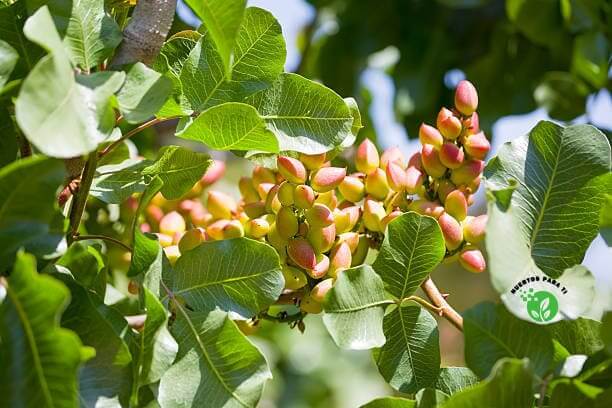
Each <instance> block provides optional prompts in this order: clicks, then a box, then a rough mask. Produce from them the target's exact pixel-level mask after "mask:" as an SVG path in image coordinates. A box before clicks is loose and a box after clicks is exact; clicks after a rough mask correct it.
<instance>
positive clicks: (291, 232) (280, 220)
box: [276, 206, 298, 239]
mask: <svg viewBox="0 0 612 408" xmlns="http://www.w3.org/2000/svg"><path fill="white" fill-rule="evenodd" d="M276 229H277V230H278V233H279V235H280V236H281V237H283V238H285V239H289V238H291V237H293V236H295V234H297V232H298V219H297V216H296V215H295V213H294V212H293V209H292V208H291V207H284V206H283V207H281V208H280V209H279V210H278V213H277V214H276Z"/></svg>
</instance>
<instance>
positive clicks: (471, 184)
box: [466, 176, 482, 205]
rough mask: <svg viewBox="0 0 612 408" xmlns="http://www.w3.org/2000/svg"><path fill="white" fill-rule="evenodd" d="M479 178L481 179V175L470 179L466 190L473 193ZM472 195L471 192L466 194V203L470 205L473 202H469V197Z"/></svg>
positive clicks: (477, 185) (476, 189) (476, 188)
mask: <svg viewBox="0 0 612 408" xmlns="http://www.w3.org/2000/svg"><path fill="white" fill-rule="evenodd" d="M481 180H482V176H478V177H476V178H475V179H474V180H472V182H471V183H469V184H468V185H467V186H466V191H467V192H469V193H475V192H476V191H478V187H479V186H480V181H481ZM472 196H473V194H470V195H469V196H468V205H472V204H473V203H472V202H470V201H471V200H470V197H472Z"/></svg>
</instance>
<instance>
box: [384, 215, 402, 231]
mask: <svg viewBox="0 0 612 408" xmlns="http://www.w3.org/2000/svg"><path fill="white" fill-rule="evenodd" d="M402 214H403V212H401V211H400V210H394V211H391V212H390V213H389V214H387V216H386V217H385V218H383V219H382V221H381V225H382V228H383V230H386V229H387V226H388V225H389V223H390V222H391V221H393V220H394V219H396V218H397V217H399V216H400V215H402Z"/></svg>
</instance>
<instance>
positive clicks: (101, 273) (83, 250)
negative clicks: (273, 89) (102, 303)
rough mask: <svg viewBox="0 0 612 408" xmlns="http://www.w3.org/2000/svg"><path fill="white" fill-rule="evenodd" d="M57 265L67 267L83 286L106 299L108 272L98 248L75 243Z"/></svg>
mask: <svg viewBox="0 0 612 408" xmlns="http://www.w3.org/2000/svg"><path fill="white" fill-rule="evenodd" d="M56 264H57V265H60V266H64V267H66V268H67V269H68V270H69V271H70V272H71V274H72V276H73V277H74V279H75V280H76V281H77V282H78V283H79V284H80V285H81V286H83V287H84V288H86V289H88V290H92V291H94V292H95V293H96V294H97V295H98V296H100V297H101V298H104V294H105V292H106V273H107V270H106V266H105V265H104V260H103V259H102V254H100V252H99V251H98V249H96V247H94V246H91V245H88V244H86V243H84V242H74V243H72V245H70V247H69V248H68V250H67V251H66V253H65V254H64V255H62V257H61V258H60V259H59V260H58V261H57V262H56Z"/></svg>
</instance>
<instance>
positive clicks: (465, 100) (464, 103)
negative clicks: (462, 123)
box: [455, 79, 478, 116]
mask: <svg viewBox="0 0 612 408" xmlns="http://www.w3.org/2000/svg"><path fill="white" fill-rule="evenodd" d="M455 108H457V110H458V111H459V112H461V113H462V114H464V115H465V116H470V115H471V114H472V113H474V111H475V110H476V108H478V93H477V92H476V88H475V87H474V85H472V83H471V82H470V81H467V80H465V79H464V80H463V81H460V82H459V84H458V85H457V89H455Z"/></svg>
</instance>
